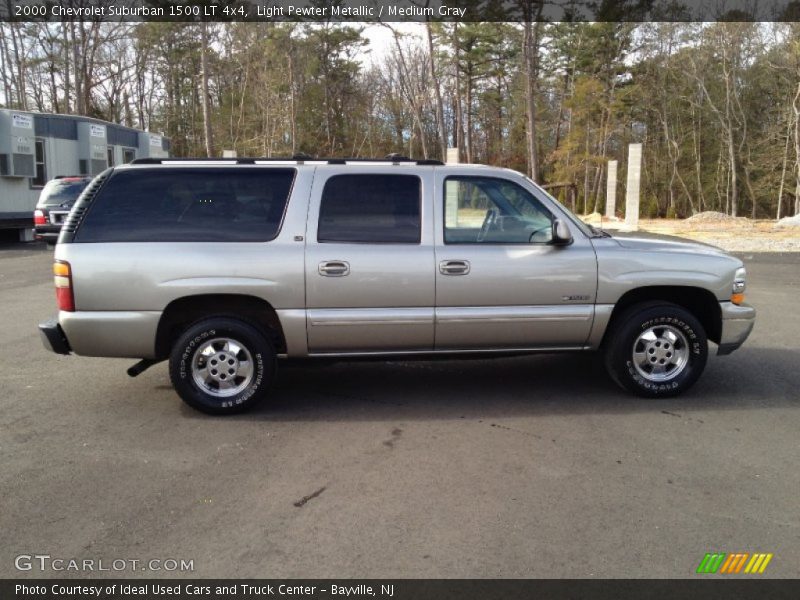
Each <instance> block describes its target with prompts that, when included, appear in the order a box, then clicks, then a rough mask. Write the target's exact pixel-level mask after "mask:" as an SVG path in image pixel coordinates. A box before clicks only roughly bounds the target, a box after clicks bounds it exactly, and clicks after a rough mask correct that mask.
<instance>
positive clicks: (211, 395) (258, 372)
mask: <svg viewBox="0 0 800 600" xmlns="http://www.w3.org/2000/svg"><path fill="white" fill-rule="evenodd" d="M169 373H170V379H171V380H172V385H173V386H174V387H175V390H176V391H177V392H178V395H180V397H181V398H182V399H183V400H184V402H186V403H187V404H188V405H189V406H191V407H192V408H196V409H197V410H200V411H202V412H205V413H208V414H214V415H225V414H233V413H237V412H242V411H244V410H247V409H250V408H252V407H253V406H254V405H256V404H257V403H258V402H260V401H261V400H263V399H264V397H265V396H266V394H267V390H268V387H269V384H270V382H271V381H272V379H273V377H274V374H275V350H274V348H273V347H272V344H271V343H270V341H269V340H268V339H267V337H266V336H265V335H264V334H263V333H262V332H261V331H260V330H259V329H257V328H256V327H255V326H253V325H251V324H249V323H246V322H244V321H239V320H237V319H232V318H227V317H213V318H208V319H204V320H202V321H198V322H197V323H195V324H194V325H191V326H190V327H189V328H188V329H187V330H186V331H185V332H184V333H183V335H182V336H181V337H180V338H179V339H178V341H177V342H175V345H174V346H173V348H172V353H171V354H170V358H169Z"/></svg>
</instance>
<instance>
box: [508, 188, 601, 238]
mask: <svg viewBox="0 0 800 600" xmlns="http://www.w3.org/2000/svg"><path fill="white" fill-rule="evenodd" d="M523 177H525V180H526V181H527V182H528V183H530V184H532V185H534V186H536V189H537V191H539V192H541V193H542V194H544V195H545V196H547V197H548V198H550V200H552V201H553V202H554V203H555V204H556V206H558V208H559V209H561V211H562V212H563V213H564V215H565V216H566V217H567V218H568V219H569V220H570V221H572V222H573V223H574V224H575V225H576V226H577V227H578V229H580V230H581V231H582V232H583V233H584V234H586V235H587V236H588V237H598V234H599V230H597V229H595V228H594V227H592V226H591V225H587V224H586V223H584V222H583V221H581V220H580V219H579V218H578V217H577V216H575V215H574V214H573V213H572V211H570V210H569V209H568V208H567V207H566V206H564V205H563V204H561V202H560V201H559V200H558V198H556V197H555V196H553V195H552V194H549V193H548V192H547V191H546V190H545V189H544V188H542V186H540V185H539V184H538V183H536V182H535V181H534V180H533V179H531V178H530V177H527V176H525V175H523Z"/></svg>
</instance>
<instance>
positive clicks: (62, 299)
mask: <svg viewBox="0 0 800 600" xmlns="http://www.w3.org/2000/svg"><path fill="white" fill-rule="evenodd" d="M53 275H54V277H53V281H54V282H55V284H56V300H57V301H58V309H59V310H65V311H67V312H75V296H74V294H73V293H72V269H71V268H70V266H69V263H68V262H67V261H64V260H57V261H56V262H55V263H53Z"/></svg>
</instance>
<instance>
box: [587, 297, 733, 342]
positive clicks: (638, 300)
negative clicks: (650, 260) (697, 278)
mask: <svg viewBox="0 0 800 600" xmlns="http://www.w3.org/2000/svg"><path fill="white" fill-rule="evenodd" d="M652 302H669V303H671V304H675V305H677V306H680V307H681V308H684V309H686V310H688V311H689V312H690V313H692V314H693V315H694V316H695V318H696V319H697V320H698V321H700V324H701V325H702V326H703V329H704V330H705V332H706V337H707V338H708V339H709V340H711V341H712V342H714V343H715V344H719V341H720V338H721V336H722V310H721V308H720V305H719V300H717V298H716V297H715V296H714V294H713V293H711V292H710V291H708V290H707V289H704V288H701V287H695V286H673V285H654V286H646V287H640V288H635V289H632V290H629V291H627V292H625V293H624V294H623V295H622V296H621V297H620V299H619V300H618V301H617V302H616V304H615V305H614V309H613V310H612V312H611V317H610V318H609V322H608V326H607V327H606V331H605V333H604V334H603V340H602V343H601V345H604V344H605V343H606V341H607V340H608V338H609V336H610V332H612V331H613V330H614V327H615V326H616V321H618V320H619V317H620V316H621V315H622V314H624V313H625V311H626V310H628V309H629V308H631V307H632V306H635V305H637V304H643V303H652Z"/></svg>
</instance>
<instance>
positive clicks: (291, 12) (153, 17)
mask: <svg viewBox="0 0 800 600" xmlns="http://www.w3.org/2000/svg"><path fill="white" fill-rule="evenodd" d="M70 20H83V21H87V20H91V21H108V22H118V21H259V22H277V21H300V22H368V21H375V22H414V21H416V22H424V21H447V22H454V21H463V22H470V21H476V22H477V21H508V22H520V21H608V22H619V21H628V22H644V21H675V22H689V21H798V20H800V1H798V0H724V1H721V0H397V1H395V0H6V1H4V2H2V3H0V21H70Z"/></svg>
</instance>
